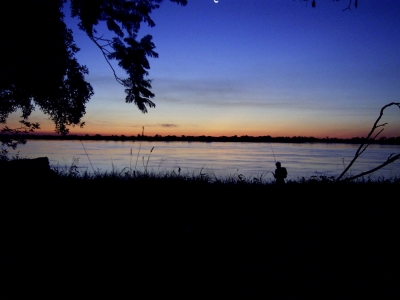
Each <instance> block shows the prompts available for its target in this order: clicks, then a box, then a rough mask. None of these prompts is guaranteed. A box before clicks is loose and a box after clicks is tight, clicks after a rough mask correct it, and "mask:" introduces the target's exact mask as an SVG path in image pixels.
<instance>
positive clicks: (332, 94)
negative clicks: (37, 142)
mask: <svg viewBox="0 0 400 300" xmlns="http://www.w3.org/2000/svg"><path fill="white" fill-rule="evenodd" d="M188 2H189V3H188V5H187V6H185V7H182V6H179V5H177V4H175V3H171V2H170V1H168V0H165V1H164V2H163V3H162V4H161V7H160V8H159V9H158V10H155V11H153V13H152V18H153V20H154V22H155V23H156V26H155V27H154V28H148V27H147V26H145V27H143V28H142V31H141V34H145V33H149V34H151V35H152V36H153V42H154V43H155V45H156V49H155V51H156V52H158V54H159V58H157V59H150V65H151V69H150V70H149V73H150V76H149V78H150V79H152V80H153V82H152V86H153V89H152V91H153V92H154V93H155V95H156V96H155V98H154V99H153V101H154V102H155V104H156V107H155V108H151V109H149V112H148V113H147V114H143V113H142V112H141V111H140V110H139V109H138V108H137V107H136V106H135V105H134V104H127V103H125V93H124V88H123V86H121V85H119V84H118V83H117V82H116V81H115V79H114V77H113V73H112V71H111V69H110V67H109V66H108V65H107V63H106V61H105V60H104V58H103V57H102V54H101V53H100V51H99V50H98V49H97V48H96V47H95V46H94V44H93V43H92V42H91V41H90V40H89V38H87V37H86V36H85V34H84V33H83V32H81V31H79V30H78V29H77V26H76V25H77V20H75V19H71V18H70V15H69V11H68V12H66V18H65V21H66V22H67V24H68V26H69V27H70V28H71V29H72V30H73V31H74V36H75V42H76V44H77V46H78V47H80V48H81V51H80V52H79V53H78V54H77V58H78V60H79V61H80V63H81V64H84V65H86V66H87V67H88V68H89V75H88V76H87V80H88V81H89V82H90V83H91V84H92V86H93V88H94V92H95V95H94V96H93V97H92V99H91V100H90V102H89V104H88V105H87V108H86V115H85V116H84V118H83V121H85V122H86V125H85V127H84V128H71V133H72V134H90V135H92V134H102V135H112V134H114V135H121V134H124V135H127V136H131V135H135V136H136V135H137V134H139V133H141V131H142V127H143V126H144V128H145V129H144V130H145V135H150V136H153V135H155V134H160V135H177V136H181V135H194V136H198V135H211V136H233V135H238V136H241V135H251V136H265V135H271V136H314V137H331V138H332V137H338V138H339V137H340V138H342V137H344V138H348V137H355V136H366V135H367V134H368V132H369V131H370V129H371V127H372V125H373V123H374V122H375V120H376V118H377V117H378V115H379V111H380V109H381V107H382V106H384V105H385V104H388V103H390V102H400V1H394V0H379V1H377V0H359V7H358V8H357V9H355V8H354V7H352V9H351V10H346V11H343V9H344V8H345V7H347V5H348V0H341V1H340V2H336V1H332V0H317V6H316V8H312V7H311V2H304V1H302V0H251V1H245V0H220V1H219V2H218V3H215V2H214V1H213V0H189V1H188ZM353 2H354V1H353ZM99 31H100V32H102V30H101V27H100V28H99ZM105 33H106V32H105ZM115 66H116V64H115ZM116 68H117V69H118V67H117V66H116ZM119 75H120V77H125V74H124V73H123V72H119ZM18 115H19V114H14V115H13V117H15V116H18ZM31 120H32V121H39V122H41V124H42V130H40V131H39V133H46V132H53V130H54V125H53V124H52V123H51V122H50V121H48V120H46V117H44V118H43V115H41V114H40V113H38V112H35V113H34V114H33V115H32V117H31ZM10 121H11V122H12V118H10ZM382 122H388V123H389V124H388V125H387V126H386V127H385V131H384V132H383V134H382V136H386V137H392V136H400V111H399V109H398V108H396V107H392V108H390V109H389V110H387V111H385V115H384V118H383V119H382Z"/></svg>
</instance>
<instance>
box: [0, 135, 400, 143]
mask: <svg viewBox="0 0 400 300" xmlns="http://www.w3.org/2000/svg"><path fill="white" fill-rule="evenodd" d="M1 137H2V135H1V134H0V138H1ZM8 137H10V136H8ZM19 138H24V139H27V140H28V139H29V140H97V141H165V142H174V141H181V142H244V143H348V144H362V143H366V142H368V143H370V144H384V145H400V136H398V137H390V138H386V137H381V138H380V139H377V140H373V139H367V138H363V137H353V138H348V139H344V138H329V137H326V138H316V137H312V136H311V137H306V136H293V137H288V136H278V137H272V136H270V135H267V136H248V135H242V136H237V135H234V136H206V135H200V136H189V135H182V136H176V135H166V136H161V135H159V134H156V135H154V136H147V135H142V134H138V135H136V136H125V135H100V134H95V135H88V134H86V135H74V134H70V135H65V136H63V135H28V134H27V135H22V136H21V135H20V136H19Z"/></svg>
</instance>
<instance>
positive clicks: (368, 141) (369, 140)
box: [336, 102, 400, 181]
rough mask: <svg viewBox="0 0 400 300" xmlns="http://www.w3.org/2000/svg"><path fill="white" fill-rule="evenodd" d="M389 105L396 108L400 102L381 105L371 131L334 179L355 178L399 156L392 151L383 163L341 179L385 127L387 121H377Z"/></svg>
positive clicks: (369, 172)
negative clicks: (380, 122) (376, 131)
mask: <svg viewBox="0 0 400 300" xmlns="http://www.w3.org/2000/svg"><path fill="white" fill-rule="evenodd" d="M390 106H397V107H398V108H400V103H399V102H392V103H389V104H386V105H385V106H383V107H382V108H381V111H380V113H379V116H378V118H377V119H376V121H375V123H374V125H373V126H372V129H371V131H370V132H369V133H368V135H367V137H366V138H365V140H364V141H363V142H362V143H361V145H360V147H358V149H357V151H356V153H355V155H354V157H353V159H352V160H351V161H350V163H349V164H348V166H347V167H346V168H345V169H344V170H343V172H342V173H341V174H340V175H339V176H338V178H337V179H336V181H340V180H346V181H348V180H354V179H357V178H359V177H361V176H365V175H368V174H371V173H373V172H375V171H377V170H379V169H381V168H383V167H384V166H387V165H388V164H390V163H392V162H394V161H396V160H398V159H399V158H400V153H398V154H395V153H392V154H390V156H389V157H388V158H387V159H386V161H385V162H384V163H382V164H381V165H379V166H377V167H376V168H373V169H371V170H369V171H366V172H362V173H360V174H357V175H354V176H351V177H347V178H345V179H342V178H343V177H344V175H345V174H346V173H347V171H348V170H349V169H350V168H351V166H352V165H353V164H354V162H355V161H356V160H357V158H358V157H359V156H360V155H361V154H362V153H363V152H364V151H365V150H366V149H367V148H368V146H369V145H370V144H371V143H372V142H373V141H375V139H376V138H377V137H378V136H379V135H380V134H381V133H382V132H383V130H384V129H385V128H384V127H385V126H386V125H387V124H388V123H382V124H379V121H380V120H381V118H382V116H383V112H384V110H385V109H386V108H388V107H390ZM378 128H380V131H379V132H378V133H376V134H375V135H374V136H373V134H374V133H375V130H377V129H378Z"/></svg>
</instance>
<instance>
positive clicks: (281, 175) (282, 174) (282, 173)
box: [272, 161, 287, 184]
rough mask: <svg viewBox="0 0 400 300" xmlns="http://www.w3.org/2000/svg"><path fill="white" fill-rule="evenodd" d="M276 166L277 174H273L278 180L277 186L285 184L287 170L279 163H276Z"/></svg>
mask: <svg viewBox="0 0 400 300" xmlns="http://www.w3.org/2000/svg"><path fill="white" fill-rule="evenodd" d="M275 166H276V169H275V173H272V174H274V177H275V179H276V184H285V178H286V176H287V170H286V168H283V167H282V166H281V163H280V162H279V161H278V162H276V164H275Z"/></svg>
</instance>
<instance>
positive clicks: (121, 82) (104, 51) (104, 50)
mask: <svg viewBox="0 0 400 300" xmlns="http://www.w3.org/2000/svg"><path fill="white" fill-rule="evenodd" d="M89 38H90V39H91V40H92V41H93V43H95V44H96V46H97V47H98V48H99V49H100V51H101V53H102V54H103V56H104V59H105V60H106V62H107V63H108V65H109V66H110V68H111V70H112V72H113V73H114V77H115V80H116V81H117V82H118V83H119V84H121V85H124V83H123V80H122V79H121V78H120V77H118V75H117V73H116V72H115V69H114V67H113V66H112V65H111V63H110V61H109V59H108V57H107V54H106V52H108V53H110V52H109V51H108V50H107V49H105V47H104V46H102V45H100V44H99V43H98V42H97V40H98V39H100V38H96V37H94V36H89ZM108 45H109V44H108Z"/></svg>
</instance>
